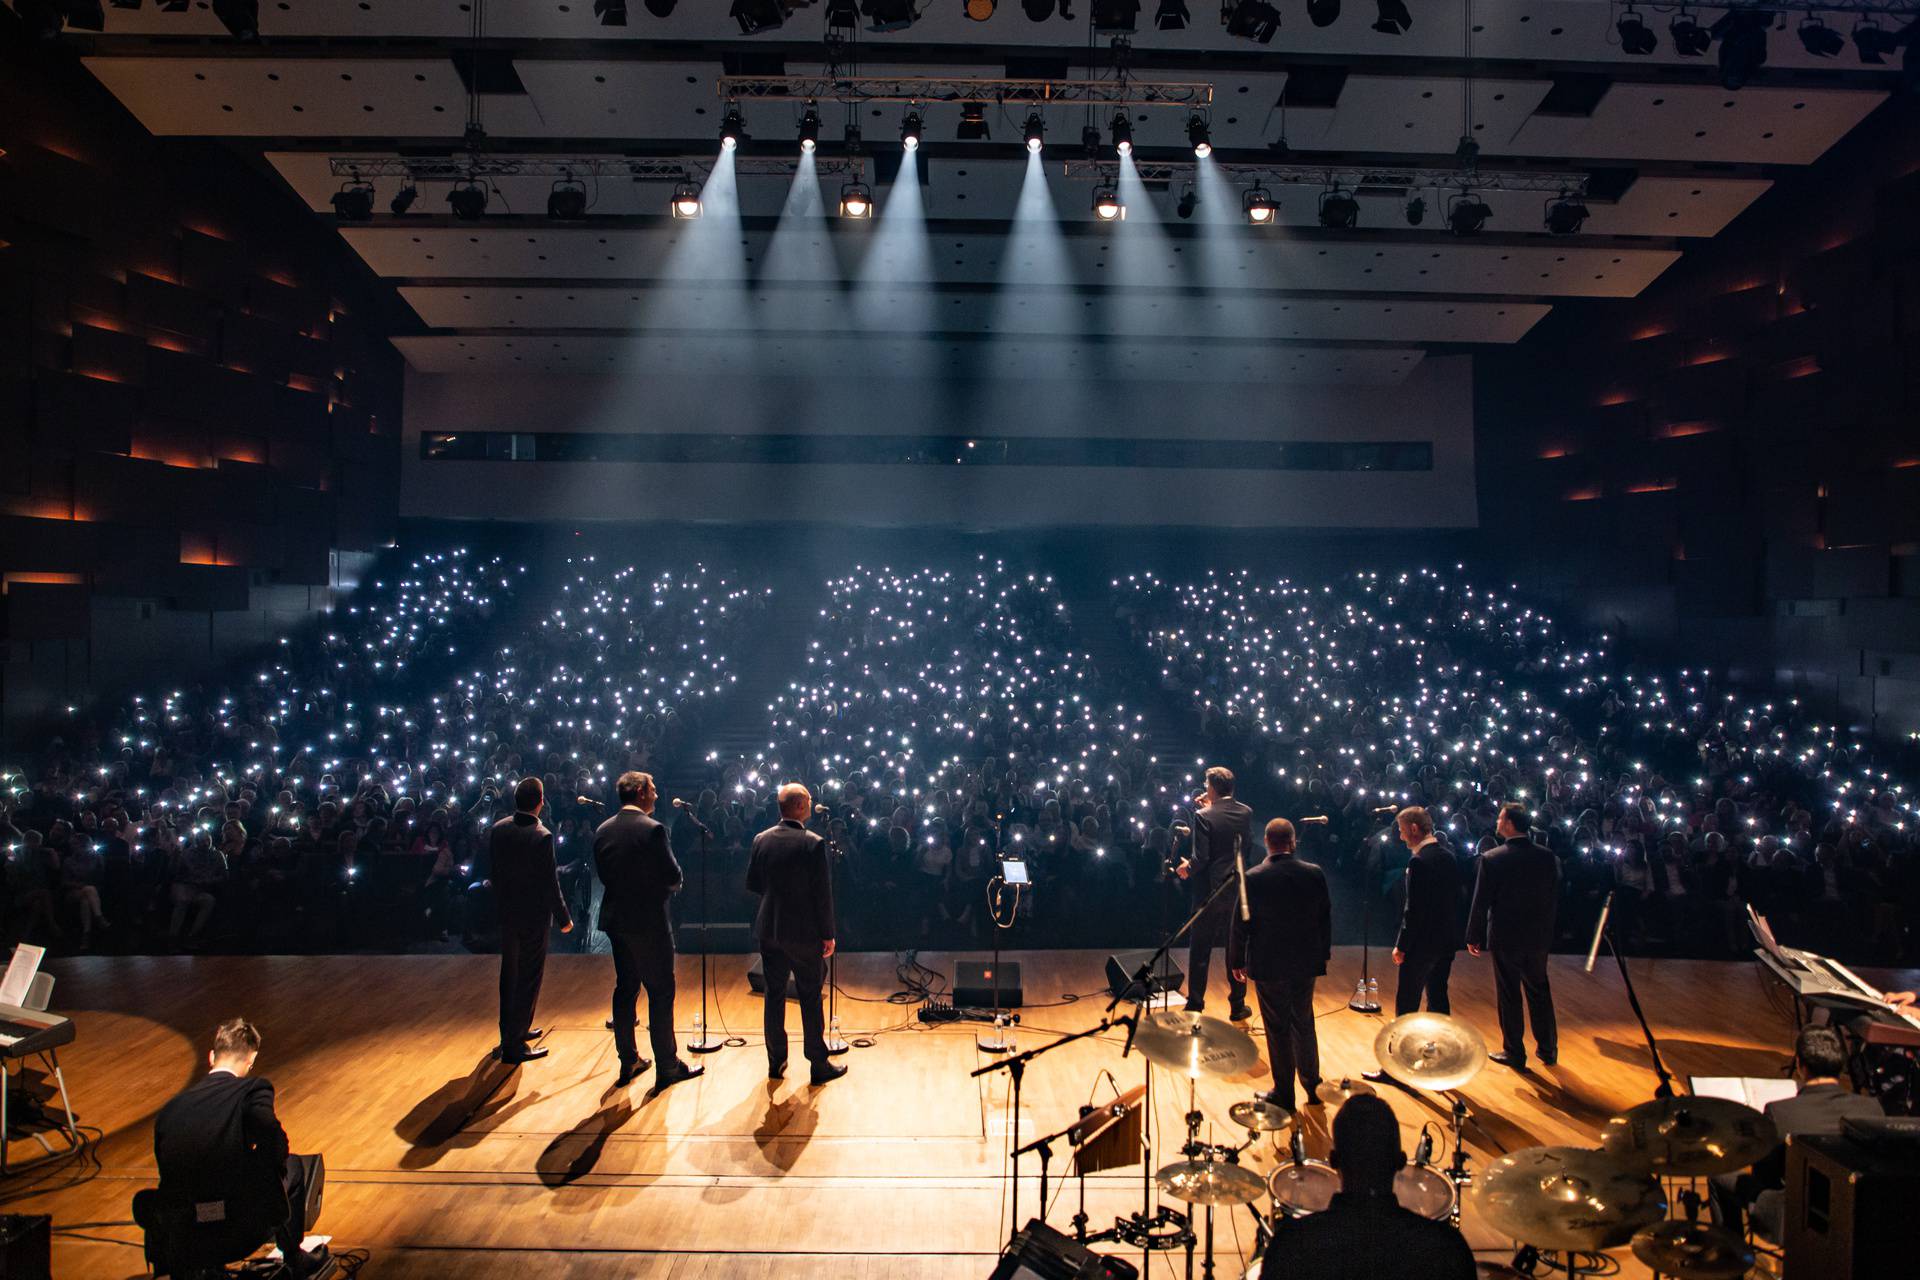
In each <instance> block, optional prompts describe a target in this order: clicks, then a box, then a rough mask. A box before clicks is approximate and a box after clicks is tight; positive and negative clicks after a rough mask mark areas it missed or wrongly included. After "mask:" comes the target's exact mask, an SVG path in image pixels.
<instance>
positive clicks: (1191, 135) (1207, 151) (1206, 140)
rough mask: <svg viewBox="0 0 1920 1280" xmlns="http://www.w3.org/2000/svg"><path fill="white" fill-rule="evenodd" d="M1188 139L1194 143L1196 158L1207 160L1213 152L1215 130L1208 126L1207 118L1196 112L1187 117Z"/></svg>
mask: <svg viewBox="0 0 1920 1280" xmlns="http://www.w3.org/2000/svg"><path fill="white" fill-rule="evenodd" d="M1187 141H1188V142H1191V143H1192V144H1193V154H1194V158H1195V159H1198V160H1205V159H1206V158H1207V157H1208V156H1210V155H1212V154H1213V132H1212V130H1210V129H1208V128H1207V118H1206V117H1205V116H1203V115H1200V114H1198V113H1195V114H1194V115H1191V116H1188V117H1187Z"/></svg>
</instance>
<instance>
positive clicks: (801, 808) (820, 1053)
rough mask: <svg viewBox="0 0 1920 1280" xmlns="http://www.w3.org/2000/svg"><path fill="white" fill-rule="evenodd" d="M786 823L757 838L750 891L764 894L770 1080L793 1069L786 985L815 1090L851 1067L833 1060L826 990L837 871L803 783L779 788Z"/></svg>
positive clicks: (759, 930) (759, 923)
mask: <svg viewBox="0 0 1920 1280" xmlns="http://www.w3.org/2000/svg"><path fill="white" fill-rule="evenodd" d="M779 800H780V821H779V823H778V825H776V826H771V827H768V828H767V829H766V830H765V831H762V832H761V833H760V834H759V835H757V836H755V837H754V838H753V852H752V853H751V854H750V855H749V857H748V859H747V891H748V892H749V893H757V894H759V895H760V911H759V913H758V915H757V916H756V917H755V919H754V933H755V935H756V936H757V937H758V938H759V939H760V967H761V970H762V971H763V973H764V974H765V976H766V980H767V1000H766V1007H765V1011H764V1013H765V1026H766V1033H767V1075H768V1077H769V1078H770V1079H776V1080H777V1079H779V1078H780V1077H781V1076H782V1075H785V1074H786V1070H787V980H788V979H789V978H791V979H792V980H793V983H794V985H795V987H796V989H797V990H798V991H799V993H800V1029H801V1033H802V1039H803V1044H804V1047H805V1049H806V1054H807V1061H808V1063H810V1064H811V1065H812V1067H813V1075H812V1080H813V1083H814V1084H816V1085H820V1084H826V1083H827V1082H828V1081H830V1080H838V1079H839V1078H840V1077H841V1076H843V1075H845V1074H847V1069H846V1067H844V1066H842V1065H841V1064H839V1063H837V1062H835V1061H833V1059H831V1058H829V1057H828V1056H827V1034H826V1015H825V1014H824V1013H823V1012H822V1010H821V1008H820V988H821V986H822V984H824V983H825V981H826V974H827V957H829V956H831V955H832V954H833V872H832V868H830V867H829V866H828V865H827V842H826V841H825V840H823V839H821V838H820V836H819V835H818V834H816V833H815V832H812V831H809V830H807V827H806V822H807V818H808V817H809V816H811V815H812V813H813V796H812V795H811V794H810V793H809V792H808V791H807V789H806V788H805V787H803V786H801V785H800V784H799V783H797V782H789V783H787V784H785V785H784V786H782V787H781V788H780V793H779Z"/></svg>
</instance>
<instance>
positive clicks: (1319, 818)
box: [1293, 813, 1333, 827]
mask: <svg viewBox="0 0 1920 1280" xmlns="http://www.w3.org/2000/svg"><path fill="white" fill-rule="evenodd" d="M1331 821H1333V819H1331V818H1329V817H1327V815H1326V814H1324V813H1316V814H1314V815H1313V816H1312V817H1311V818H1295V819H1294V820H1293V825H1294V826H1296V827H1324V826H1326V825H1327V823H1329V822H1331Z"/></svg>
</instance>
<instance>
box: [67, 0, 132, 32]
mask: <svg viewBox="0 0 1920 1280" xmlns="http://www.w3.org/2000/svg"><path fill="white" fill-rule="evenodd" d="M114 7H115V8H119V7H120V6H118V5H116V6H114ZM66 8H67V25H68V26H70V27H72V28H73V29H74V30H76V31H105V30H106V29H107V11H106V10H105V9H103V8H101V7H100V0H67V5H66Z"/></svg>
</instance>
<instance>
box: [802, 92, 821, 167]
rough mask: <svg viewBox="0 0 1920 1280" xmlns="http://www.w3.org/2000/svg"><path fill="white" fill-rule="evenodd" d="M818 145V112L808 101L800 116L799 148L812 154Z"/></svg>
mask: <svg viewBox="0 0 1920 1280" xmlns="http://www.w3.org/2000/svg"><path fill="white" fill-rule="evenodd" d="M819 145H820V113H819V112H818V111H816V110H815V109H814V108H813V105H812V104H811V103H809V104H808V105H807V109H806V111H805V113H804V114H802V115H801V117H800V150H801V151H803V152H805V153H806V154H807V155H812V154H813V151H814V148H816V147H818V146H819Z"/></svg>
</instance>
